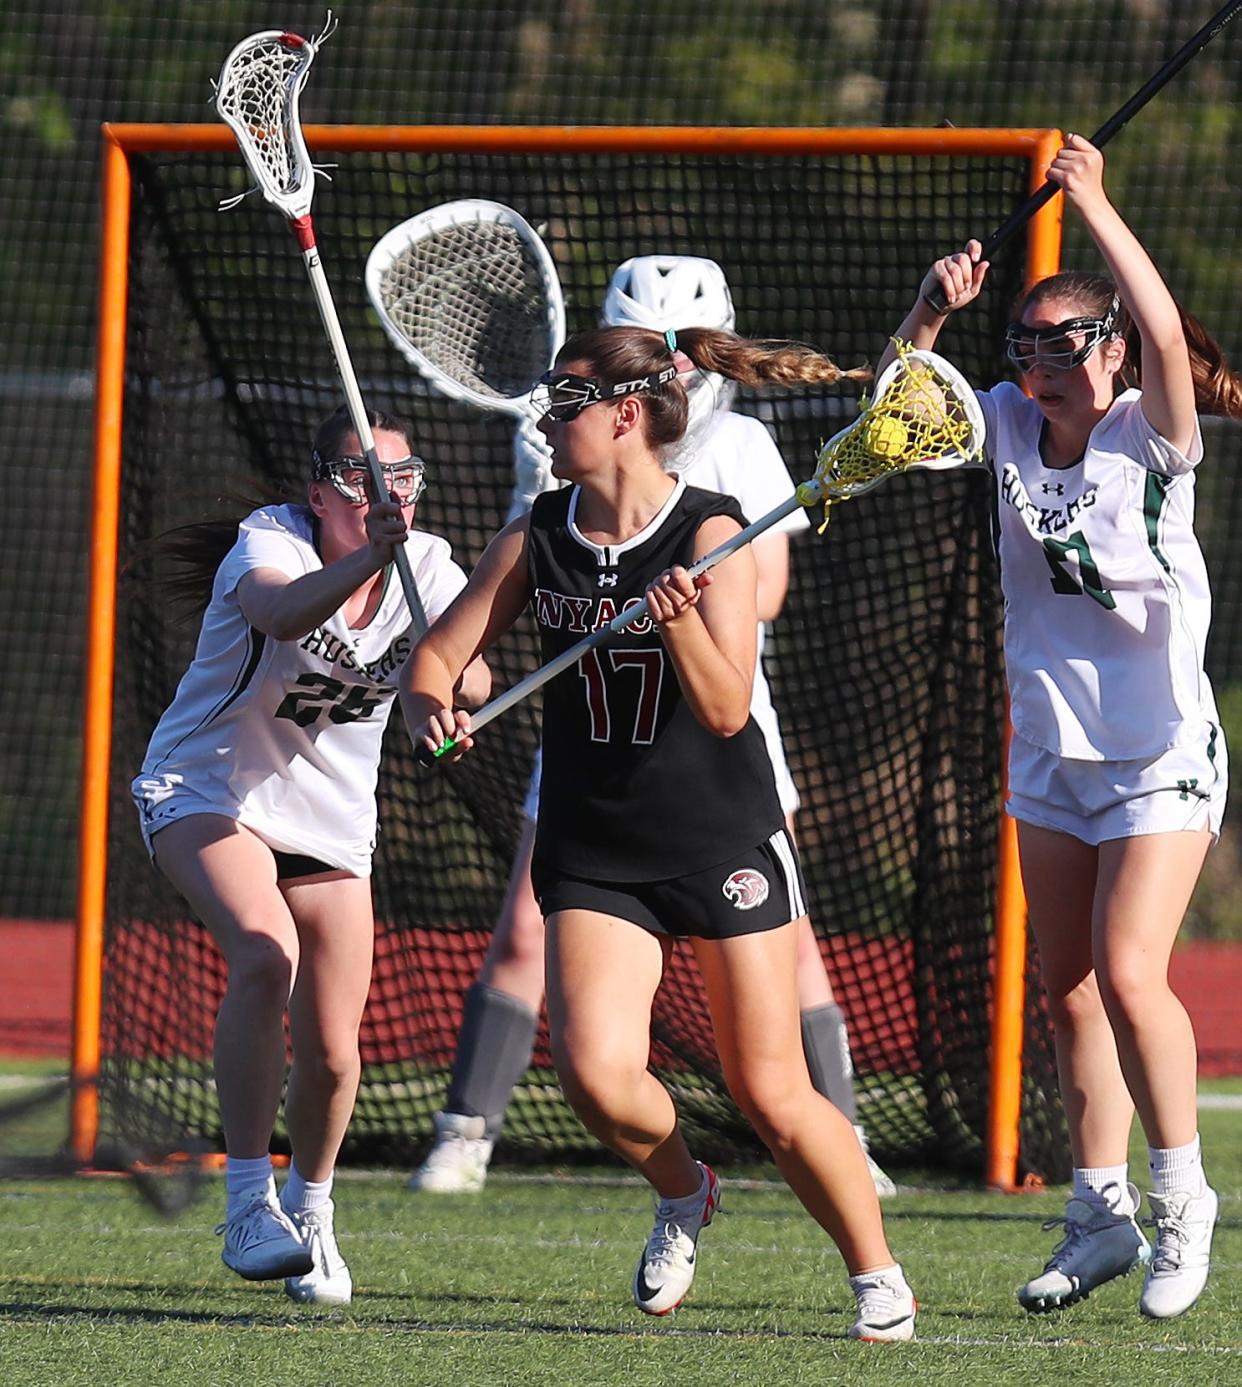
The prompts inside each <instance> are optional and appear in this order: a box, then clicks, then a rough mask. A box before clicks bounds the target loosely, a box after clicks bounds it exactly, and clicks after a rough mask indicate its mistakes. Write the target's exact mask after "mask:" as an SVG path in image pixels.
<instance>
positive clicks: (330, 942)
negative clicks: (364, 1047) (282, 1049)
mask: <svg viewBox="0 0 1242 1387" xmlns="http://www.w3.org/2000/svg"><path fill="white" fill-rule="evenodd" d="M283 890H284V895H285V899H286V900H287V901H288V903H289V909H290V910H291V911H292V913H293V917H294V919H295V920H296V921H297V927H298V936H299V938H300V940H301V945H302V966H301V968H300V970H299V972H298V980H297V983H296V985H295V986H294V989H293V996H292V997H291V998H290V1001H289V1031H290V1035H291V1037H292V1040H293V1067H292V1069H291V1070H290V1072H289V1089H288V1093H287V1095H286V1098H285V1121H286V1123H287V1124H288V1127H289V1139H290V1143H291V1144H292V1147H293V1155H294V1158H295V1160H296V1161H297V1168H298V1173H299V1174H300V1175H301V1176H302V1178H303V1179H304V1180H309V1181H312V1182H318V1181H321V1180H326V1179H327V1178H328V1176H329V1175H331V1174H332V1170H333V1167H334V1166H335V1165H336V1157H337V1153H338V1152H339V1151H340V1149H341V1142H342V1141H343V1140H344V1138H345V1130H346V1128H347V1127H348V1126H349V1119H350V1117H351V1116H352V1114H353V1110H354V1102H355V1100H356V1098H357V1096H358V1080H359V1077H360V1075H361V1070H362V1066H361V1062H360V1060H359V1057H358V1026H359V1024H360V1022H361V1020H362V1009H363V1007H364V1006H365V1005H366V1000H367V992H368V990H369V988H370V985H371V956H372V945H373V941H374V934H375V927H374V921H373V917H372V913H371V883H370V882H369V881H367V880H364V879H360V878H358V877H353V876H348V875H346V874H344V873H333V874H332V875H331V876H321V877H314V878H310V879H307V880H301V881H294V882H290V883H287V884H285V886H284V887H283Z"/></svg>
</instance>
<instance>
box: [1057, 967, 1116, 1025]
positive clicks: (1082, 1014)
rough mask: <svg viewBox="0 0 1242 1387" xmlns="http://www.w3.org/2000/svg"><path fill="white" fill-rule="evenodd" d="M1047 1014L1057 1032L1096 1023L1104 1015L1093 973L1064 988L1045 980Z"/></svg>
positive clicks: (1096, 980)
mask: <svg viewBox="0 0 1242 1387" xmlns="http://www.w3.org/2000/svg"><path fill="white" fill-rule="evenodd" d="M1045 986H1046V989H1047V995H1048V1012H1049V1015H1050V1016H1051V1018H1052V1024H1053V1025H1054V1026H1055V1027H1056V1028H1057V1029H1058V1030H1064V1031H1072V1030H1075V1029H1077V1028H1079V1027H1081V1026H1085V1025H1088V1024H1090V1023H1091V1022H1094V1021H1098V1020H1099V1019H1100V1018H1101V1017H1102V1015H1103V1013H1104V1000H1103V998H1102V997H1101V995H1100V986H1099V981H1098V979H1097V978H1096V975H1095V974H1094V973H1090V974H1088V975H1087V976H1086V977H1085V978H1084V977H1080V978H1077V979H1075V980H1074V981H1073V982H1072V983H1067V984H1066V985H1065V986H1057V985H1056V983H1055V982H1050V981H1048V980H1045Z"/></svg>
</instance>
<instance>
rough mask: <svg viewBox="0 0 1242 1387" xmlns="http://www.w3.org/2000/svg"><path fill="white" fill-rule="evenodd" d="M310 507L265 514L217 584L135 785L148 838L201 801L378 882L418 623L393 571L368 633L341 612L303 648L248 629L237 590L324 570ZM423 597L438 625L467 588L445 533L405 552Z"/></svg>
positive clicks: (296, 849)
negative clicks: (254, 581)
mask: <svg viewBox="0 0 1242 1387" xmlns="http://www.w3.org/2000/svg"><path fill="white" fill-rule="evenodd" d="M312 520H313V517H312V514H311V511H310V509H309V508H308V507H306V506H297V505H283V506H271V507H265V508H263V509H261V510H257V511H254V512H253V513H252V514H250V515H249V516H247V517H246V519H245V520H243V521H242V522H241V524H240V525H239V526H238V533H237V542H236V543H235V544H234V546H233V548H232V549H231V550H230V551H229V552H228V554H227V555H226V556H225V558H224V560H223V562H222V563H221V564H220V567H219V569H218V570H217V572H216V577H215V582H214V584H213V587H212V595H211V602H210V604H209V605H208V607H207V610H206V612H205V613H204V615H203V625H202V630H201V631H200V633H199V638H198V648H197V650H196V652H195V655H194V661H193V663H192V664H191V665H190V667H189V669H188V670H187V671H186V672H185V674H184V676H183V677H182V679H181V683H180V684H179V685H178V687H177V693H176V696H175V697H174V699H173V701H172V703H171V704H170V705H169V707H168V709H167V710H166V711H165V713H164V716H163V717H162V718H161V719H160V721H159V723H158V725H157V726H156V729H155V731H154V733H153V734H152V736H151V741H150V744H149V746H148V747H147V754H146V759H145V760H144V761H143V765H142V771H141V773H140V774H139V775H138V776H137V778H136V779H135V780H134V782H133V787H132V788H133V794H134V798H135V800H136V801H137V802H138V806H139V811H140V813H141V814H142V815H143V819H144V823H145V825H146V828H147V830H148V832H150V831H153V830H155V829H157V828H158V827H159V819H160V816H161V806H162V805H167V813H168V815H169V816H170V817H175V816H176V811H175V809H174V805H173V801H175V800H176V799H177V798H178V797H179V796H184V795H187V794H188V795H191V796H193V797H194V799H195V800H201V801H203V802H204V804H203V808H204V809H206V810H209V811H212V812H219V813H221V814H225V815H228V816H229V817H231V818H235V819H237V820H239V821H240V822H241V823H243V824H245V825H246V826H247V827H248V828H252V829H253V830H254V831H255V832H256V833H258V834H259V836H260V837H261V838H263V839H264V841H265V842H267V843H268V845H269V846H270V847H272V848H274V849H275V850H277V851H280V852H290V853H298V854H301V855H305V856H308V857H315V858H318V859H319V860H320V861H323V862H328V863H331V864H332V865H333V866H334V867H341V868H343V869H345V870H347V871H350V872H353V873H354V874H355V875H357V876H367V875H369V874H370V870H371V854H372V852H373V850H374V847H375V829H376V807H375V786H376V780H377V777H378V771H379V759H380V745H381V742H382V740H383V735H384V727H385V725H386V723H387V722H388V714H389V712H390V710H391V708H392V703H393V699H394V697H395V695H396V685H397V675H398V672H399V670H400V669H401V666H402V664H403V663H404V661H405V658H406V656H407V655H408V654H409V653H410V650H411V648H412V646H413V638H412V635H411V632H410V629H409V627H410V613H409V608H408V607H407V606H406V601H405V594H404V593H403V592H402V589H401V583H400V581H399V580H398V578H397V576H396V574H395V572H394V569H393V566H392V565H389V567H388V569H387V570H386V571H385V577H384V584H385V586H384V592H383V595H382V597H381V599H380V604H379V607H378V609H377V610H376V612H375V615H374V616H373V617H372V618H371V620H370V621H369V622H368V623H367V625H366V626H364V627H361V628H359V629H357V630H351V629H350V628H349V627H348V626H347V625H346V623H345V619H344V616H343V615H342V613H341V612H339V611H338V612H336V613H335V614H334V615H333V616H332V617H330V618H329V619H328V620H327V621H326V622H324V623H323V625H321V626H318V627H316V628H315V630H313V631H311V632H310V633H309V634H308V635H305V636H302V637H301V638H300V639H298V640H276V639H274V638H273V637H271V636H266V635H264V634H263V633H262V632H260V631H257V630H255V629H254V627H252V626H251V625H249V623H248V622H247V621H246V619H245V617H244V616H243V615H242V612H241V608H240V606H239V605H238V601H237V585H238V583H239V582H240V581H241V579H242V578H243V577H244V576H245V575H246V574H247V573H249V572H251V571H252V570H253V569H257V568H274V569H276V570H278V571H279V572H281V573H284V574H287V575H288V576H289V577H290V578H300V577H301V576H302V575H303V574H306V573H312V572H314V571H315V570H317V569H321V568H322V567H323V563H322V561H321V559H320V557H319V555H318V553H317V552H316V550H315V545H314V542H313V538H312ZM405 551H406V553H407V554H408V555H409V560H410V568H411V570H412V571H413V574H414V580H415V584H416V586H417V588H418V592H419V596H420V597H421V598H422V601H423V606H424V608H425V609H426V612H427V617H428V620H430V621H434V620H435V618H436V617H437V616H439V615H440V613H441V612H443V611H444V609H445V608H446V607H447V606H448V605H449V603H450V602H451V601H452V600H453V598H454V597H455V596H456V595H457V593H458V592H460V591H461V589H462V588H463V587H464V586H465V583H466V575H465V574H464V573H463V572H462V570H461V569H460V568H459V567H458V566H457V564H455V563H454V562H453V559H452V551H451V549H450V547H449V545H448V544H447V542H446V541H445V540H443V539H440V538H438V537H437V536H435V535H429V534H424V533H422V532H420V531H412V532H411V533H410V536H409V538H408V539H407V540H406V544H405Z"/></svg>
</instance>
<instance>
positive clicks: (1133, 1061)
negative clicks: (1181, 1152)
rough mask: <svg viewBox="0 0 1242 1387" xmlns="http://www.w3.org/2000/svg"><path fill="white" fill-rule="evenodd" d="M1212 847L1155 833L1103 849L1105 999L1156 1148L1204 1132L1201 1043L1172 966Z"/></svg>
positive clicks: (1099, 891)
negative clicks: (1199, 1096) (1199, 1101)
mask: <svg viewBox="0 0 1242 1387" xmlns="http://www.w3.org/2000/svg"><path fill="white" fill-rule="evenodd" d="M1211 841H1212V835H1211V833H1210V831H1209V830H1207V829H1203V830H1202V831H1201V832H1199V833H1153V834H1147V835H1144V836H1142V837H1138V838H1121V839H1117V840H1114V841H1112V842H1107V843H1101V844H1100V849H1099V853H1100V868H1099V879H1098V885H1097V888H1096V898H1095V913H1094V917H1093V921H1092V935H1093V938H1094V942H1095V960H1096V969H1097V972H1098V974H1099V979H1100V990H1101V993H1102V996H1103V1002H1104V1006H1105V1008H1106V1010H1107V1012H1108V1017H1109V1021H1110V1023H1111V1026H1112V1031H1113V1034H1114V1036H1115V1037H1116V1046H1117V1052H1118V1054H1119V1055H1120V1059H1121V1068H1122V1071H1123V1072H1124V1074H1125V1080H1126V1085H1127V1087H1128V1088H1129V1091H1130V1094H1131V1095H1132V1096H1133V1099H1134V1103H1135V1105H1136V1106H1137V1108H1138V1113H1139V1120H1140V1121H1141V1122H1142V1124H1143V1130H1144V1132H1145V1133H1146V1134H1147V1140H1148V1142H1149V1143H1150V1144H1151V1145H1152V1146H1156V1147H1172V1146H1184V1145H1185V1144H1186V1143H1188V1142H1191V1141H1193V1140H1194V1137H1195V1133H1196V1132H1197V1130H1198V1116H1197V1107H1196V1097H1195V1094H1196V1085H1197V1077H1198V1054H1197V1051H1196V1047H1195V1034H1194V1030H1193V1028H1192V1027H1191V1024H1190V1018H1189V1017H1188V1016H1187V1015H1186V1008H1185V1007H1184V1006H1182V1004H1181V1002H1180V1001H1179V1000H1178V998H1177V996H1176V994H1175V993H1174V992H1173V990H1172V989H1171V988H1170V987H1169V957H1170V955H1171V954H1172V952H1173V943H1174V941H1175V940H1176V938H1177V932H1178V930H1179V929H1180V928H1181V924H1182V919H1183V917H1184V916H1185V914H1186V907H1187V905H1188V904H1189V902H1190V894H1191V892H1192V891H1193V890H1194V887H1195V882H1196V881H1197V880H1198V879H1199V871H1200V869H1201V868H1202V866H1203V859H1204V857H1205V856H1206V854H1207V850H1208V847H1209V846H1210V844H1211Z"/></svg>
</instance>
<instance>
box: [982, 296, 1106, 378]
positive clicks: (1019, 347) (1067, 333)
mask: <svg viewBox="0 0 1242 1387" xmlns="http://www.w3.org/2000/svg"><path fill="white" fill-rule="evenodd" d="M1120 308H1121V304H1120V303H1119V302H1118V300H1117V299H1115V298H1114V299H1113V302H1112V307H1111V308H1110V309H1109V310H1108V312H1107V313H1106V314H1105V315H1104V317H1102V318H1067V319H1066V320H1065V322H1063V323H1054V324H1053V326H1052V327H1028V326H1027V325H1026V324H1025V323H1010V324H1009V326H1008V327H1007V328H1006V329H1005V354H1006V356H1008V357H1009V360H1010V361H1012V362H1013V364H1014V365H1015V366H1016V367H1017V368H1018V370H1019V371H1033V370H1034V369H1035V367H1036V366H1046V367H1048V368H1050V369H1051V370H1053V371H1072V370H1073V369H1074V367H1075V366H1081V365H1082V363H1083V362H1084V361H1086V359H1087V358H1088V357H1089V356H1090V355H1091V353H1092V352H1093V351H1095V349H1096V348H1097V347H1098V346H1099V345H1100V343H1101V342H1107V341H1108V340H1109V339H1110V338H1112V337H1116V336H1117V326H1116V325H1117V315H1118V312H1119V311H1120Z"/></svg>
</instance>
